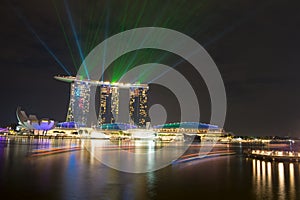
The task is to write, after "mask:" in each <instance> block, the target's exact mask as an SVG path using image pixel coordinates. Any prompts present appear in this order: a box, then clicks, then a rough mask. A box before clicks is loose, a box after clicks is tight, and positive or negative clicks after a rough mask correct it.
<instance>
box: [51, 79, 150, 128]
mask: <svg viewBox="0 0 300 200" xmlns="http://www.w3.org/2000/svg"><path fill="white" fill-rule="evenodd" d="M54 78H55V79H57V80H59V81H63V82H68V83H70V84H71V88H70V102H69V107H68V112H67V118H66V122H75V123H76V124H77V125H78V126H87V120H88V119H87V116H88V113H89V101H90V92H91V87H94V86H95V87H100V102H99V103H100V110H99V116H98V122H97V124H98V126H102V125H103V124H113V123H116V122H118V115H119V89H128V90H129V91H130V100H129V114H130V124H131V125H133V124H134V125H136V126H138V127H144V126H146V123H147V122H150V118H149V114H148V103H147V102H148V99H147V92H148V88H149V87H148V85H147V84H138V83H134V84H130V83H118V82H117V83H110V82H103V81H97V80H86V79H84V80H82V79H80V77H74V76H55V77H54ZM126 123H127V122H126Z"/></svg>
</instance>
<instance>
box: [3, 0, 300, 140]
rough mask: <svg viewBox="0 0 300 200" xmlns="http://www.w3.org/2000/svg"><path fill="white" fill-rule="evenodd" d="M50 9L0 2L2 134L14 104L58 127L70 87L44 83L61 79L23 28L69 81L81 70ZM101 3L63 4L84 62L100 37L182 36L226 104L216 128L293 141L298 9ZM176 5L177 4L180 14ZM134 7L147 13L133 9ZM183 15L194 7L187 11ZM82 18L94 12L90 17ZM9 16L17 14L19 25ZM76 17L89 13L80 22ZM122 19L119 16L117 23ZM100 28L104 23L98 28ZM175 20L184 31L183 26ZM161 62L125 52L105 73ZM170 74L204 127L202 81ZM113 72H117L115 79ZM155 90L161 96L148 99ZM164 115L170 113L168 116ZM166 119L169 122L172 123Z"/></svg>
mask: <svg viewBox="0 0 300 200" xmlns="http://www.w3.org/2000/svg"><path fill="white" fill-rule="evenodd" d="M54 2H56V4H55V5H56V6H57V9H58V13H56V9H55V6H54V5H53V3H51V1H44V2H43V6H42V3H40V2H38V1H37V2H34V3H32V4H29V3H24V2H18V1H14V2H11V3H8V2H5V3H2V5H1V7H0V11H1V22H2V24H3V27H5V28H4V31H1V33H0V35H1V37H0V38H1V43H2V44H3V45H2V47H1V56H0V62H1V66H2V70H3V71H2V73H3V74H6V75H5V76H3V77H2V78H1V80H0V81H1V86H0V87H1V90H2V91H3V92H2V93H3V94H4V97H2V100H1V103H2V104H1V106H0V108H1V114H0V125H1V126H3V125H6V124H9V123H13V122H16V121H17V119H16V118H15V110H16V108H17V107H18V106H19V105H20V106H22V108H24V109H25V110H27V111H29V112H30V113H33V114H36V115H38V116H43V117H49V118H51V119H52V118H54V119H56V120H57V121H64V118H65V116H66V112H67V107H68V100H69V95H68V94H69V84H64V83H61V82H59V81H56V80H54V79H53V76H54V75H57V74H63V75H64V74H65V75H66V71H65V70H64V69H63V68H62V67H61V66H60V64H59V63H58V62H57V61H56V60H55V59H53V57H52V56H51V54H50V53H49V52H48V51H47V50H46V49H45V47H44V46H43V44H41V41H40V40H39V39H38V38H37V37H36V35H35V34H33V32H32V31H31V30H30V28H28V27H32V29H33V30H34V32H35V33H37V35H38V37H39V38H40V39H41V40H42V41H44V42H45V44H47V45H48V46H49V48H50V49H51V50H52V51H53V52H54V53H55V55H57V57H58V58H59V60H61V62H62V63H63V65H65V66H68V70H70V72H71V73H72V75H75V74H76V67H78V66H79V65H80V60H81V55H80V54H81V53H80V52H78V51H77V43H76V41H74V39H73V33H72V26H71V25H70V23H69V22H68V16H67V15H68V12H66V9H64V4H63V3H60V2H58V1H54ZM99 2H100V3H99ZM103 2H104V1H103ZM103 2H102V1H98V3H95V2H92V3H91V4H89V5H85V6H79V5H80V3H82V4H83V2H81V1H74V2H71V1H70V2H69V4H68V5H69V8H70V10H71V14H72V15H73V22H74V26H75V28H77V34H78V35H77V36H78V38H79V42H80V44H81V46H82V48H83V49H84V50H83V53H82V54H83V55H87V54H88V53H89V51H90V50H91V49H92V48H93V47H94V46H95V45H97V43H99V42H101V41H102V40H103V39H104V38H107V37H110V36H112V35H114V34H116V33H118V32H120V31H121V30H122V29H123V30H128V29H131V28H135V27H143V26H153V25H156V26H158V27H160V26H161V27H166V28H171V29H175V30H178V31H181V32H183V33H185V34H187V35H189V36H191V37H192V38H194V39H195V40H197V41H198V42H199V43H200V44H201V45H203V46H204V47H205V49H206V50H207V51H208V53H209V54H210V55H211V57H212V58H213V59H214V61H215V63H216V64H217V66H218V68H219V70H220V72H221V75H222V78H223V80H224V84H225V87H226V93H227V104H228V105H227V118H226V122H225V126H224V128H225V130H228V131H232V132H234V133H235V134H238V135H288V134H290V136H297V135H299V134H298V133H299V130H300V126H299V125H298V124H299V122H300V114H299V112H298V111H297V105H298V102H299V100H300V94H297V89H298V88H299V84H300V80H298V76H297V72H299V67H298V65H299V61H297V58H298V57H297V53H298V52H299V50H300V49H299V48H300V47H299V46H300V45H299V44H300V41H299V39H297V35H299V33H300V28H299V27H297V26H296V24H297V23H299V22H300V18H299V16H297V10H298V9H297V8H299V5H298V4H299V3H298V2H294V1H286V2H281V1H272V3H268V2H270V1H264V2H263V3H259V2H258V1H257V2H256V3H251V2H250V1H247V2H239V1H231V2H227V3H220V2H218V1H211V2H210V3H207V2H206V4H205V3H204V1H202V2H200V3H198V1H194V2H193V3H189V2H190V1H189V2H184V1H174V2H168V4H167V3H161V4H160V3H157V2H154V3H153V4H150V3H145V5H143V3H144V2H143V3H142V2H141V3H138V2H135V3H136V4H133V5H134V6H132V7H130V6H128V4H126V3H125V2H124V3H123V4H121V6H120V8H121V9H120V10H119V12H118V14H117V15H114V12H113V11H114V10H116V8H117V3H120V2H117V1H112V2H111V3H103ZM101 3H103V4H102V5H101ZM33 4H34V6H33ZM182 4H183V5H185V6H183V7H180V5H182ZM200 4H201V5H200ZM217 4H218V6H216V5H217ZM93 5H95V8H93ZM126 5H127V9H125V8H126ZM143 7H146V8H148V9H144V11H142V9H139V8H143ZM157 7H161V8H164V9H162V10H163V11H157V12H158V16H160V17H161V18H160V19H156V20H152V19H151V17H150V16H151V12H152V11H154V10H156V8H157ZM192 7H194V9H192V10H191V8H192ZM96 9H99V10H101V11H103V12H99V13H101V16H100V14H99V13H97V12H96ZM16 10H17V11H18V12H16ZM91 10H93V13H94V14H91V12H89V11H91ZM108 10H110V11H108ZM189 10H190V11H189ZM85 11H87V12H85ZM129 11H132V12H129ZM188 11H189V12H188ZM187 12H188V13H187ZM18 13H19V14H20V13H21V16H22V17H21V18H20V17H18ZM84 13H89V14H90V15H88V16H84ZM124 13H128V15H127V17H126V19H124V16H125V14H124ZM129 13H138V14H140V13H143V14H141V17H140V20H139V21H137V20H136V19H135V18H134V14H129ZM166 13H167V14H168V15H169V16H171V17H170V19H168V18H167V17H164V15H165V14H166ZM180 13H181V14H182V13H187V16H183V17H181V16H182V15H181V16H179V15H178V14H180ZM220 13H221V14H220ZM57 15H59V16H60V17H61V20H62V24H63V25H64V26H63V27H64V29H65V31H66V35H68V37H67V38H68V39H69V43H67V41H66V40H65V37H64V33H63V32H62V28H61V27H60V22H59V19H58V17H57ZM102 15H103V16H102ZM97 17H99V18H97ZM89 19H92V20H90V21H89ZM93 19H95V21H93ZM96 19H103V20H101V22H104V23H100V28H99V31H98V30H96V29H98V25H99V23H97V22H96ZM83 21H84V22H86V23H84V22H83ZM107 21H109V23H105V22H107ZM122 22H124V23H122ZM177 22H180V23H177ZM183 22H189V23H186V25H182V24H183ZM178 24H181V25H178ZM105 25H109V28H107V27H106V28H105ZM96 32H98V33H99V34H98V35H99V36H100V37H99V38H97V37H96V36H97V34H96ZM20 33H21V34H20ZM91 41H94V42H91ZM68 44H70V45H71V52H72V53H70V52H69V49H68ZM161 54H162V52H160V51H141V52H140V53H135V52H134V53H133V54H131V55H128V57H124V58H121V59H120V60H118V61H116V63H115V65H114V67H116V66H120V65H122V66H127V65H129V64H128V63H131V59H132V57H134V58H138V59H136V61H134V62H136V63H134V64H139V63H145V62H147V61H151V59H154V60H160V57H159V56H160V55H161ZM152 56H153V57H154V58H152ZM155 56H156V58H155ZM157 56H158V57H159V58H157ZM130 57H131V59H130ZM73 58H74V59H73ZM162 62H163V63H167V64H169V65H174V63H178V57H175V56H171V55H167V56H165V58H164V59H162ZM74 64H76V65H77V66H76V65H74ZM71 66H73V67H71ZM114 67H113V68H112V70H110V71H109V72H108V79H113V78H114V77H119V76H120V74H121V71H120V72H118V70H113V69H114ZM176 68H177V69H178V70H179V71H180V72H182V74H184V75H186V76H187V77H189V80H190V81H191V84H192V85H193V87H194V89H195V91H197V96H198V98H199V99H200V100H199V101H200V107H201V121H203V122H209V121H208V120H209V116H210V111H209V105H210V102H209V98H208V94H207V91H206V88H205V85H204V84H205V83H203V80H201V78H199V77H197V76H195V75H194V74H193V71H192V69H190V68H189V64H188V63H186V62H182V63H180V64H179V65H178V66H176ZM117 72H118V73H120V74H116V73H117ZM149 87H150V90H149V104H150V105H151V104H154V103H157V102H159V101H160V100H161V99H167V102H162V104H163V105H166V104H167V103H169V104H170V105H166V107H168V106H169V107H172V105H176V102H174V101H173V100H170V99H172V94H171V93H170V92H169V93H168V91H166V90H165V89H164V88H160V87H158V86H157V85H152V86H151V85H150V86H149ZM151 89H152V90H151ZM159 92H163V94H157V93H159ZM164 95H165V96H164ZM164 97H168V98H164ZM167 110H168V109H167ZM173 112H174V113H175V114H176V112H177V111H176V109H175V111H173ZM202 113H203V115H202ZM170 120H174V119H173V118H172V117H171V118H170Z"/></svg>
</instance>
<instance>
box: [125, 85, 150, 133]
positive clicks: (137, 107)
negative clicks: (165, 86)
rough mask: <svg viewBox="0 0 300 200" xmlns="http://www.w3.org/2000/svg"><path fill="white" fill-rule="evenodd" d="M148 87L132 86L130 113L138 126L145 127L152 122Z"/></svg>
mask: <svg viewBox="0 0 300 200" xmlns="http://www.w3.org/2000/svg"><path fill="white" fill-rule="evenodd" d="M147 92H148V88H145V87H140V88H130V101H129V115H130V118H131V120H132V122H133V123H134V124H135V125H137V126H138V127H145V126H146V123H147V122H150V118H149V114H148V97H147Z"/></svg>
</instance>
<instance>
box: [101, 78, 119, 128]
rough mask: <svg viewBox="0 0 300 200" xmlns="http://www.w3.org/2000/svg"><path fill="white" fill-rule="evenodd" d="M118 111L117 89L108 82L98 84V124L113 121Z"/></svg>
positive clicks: (116, 117)
mask: <svg viewBox="0 0 300 200" xmlns="http://www.w3.org/2000/svg"><path fill="white" fill-rule="evenodd" d="M118 111H119V90H118V88H117V87H111V85H110V84H107V85H101V86H100V112H99V117H98V124H99V125H101V124H111V123H115V121H116V120H117V119H118Z"/></svg>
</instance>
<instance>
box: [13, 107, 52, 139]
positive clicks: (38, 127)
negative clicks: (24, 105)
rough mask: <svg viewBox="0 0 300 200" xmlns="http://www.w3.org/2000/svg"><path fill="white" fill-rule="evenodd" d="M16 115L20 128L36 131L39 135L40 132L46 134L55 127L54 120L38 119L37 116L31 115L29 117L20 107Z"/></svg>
mask: <svg viewBox="0 0 300 200" xmlns="http://www.w3.org/2000/svg"><path fill="white" fill-rule="evenodd" d="M16 115H17V119H18V121H19V122H18V123H19V125H20V126H21V127H20V128H25V129H27V130H31V131H35V133H37V134H39V131H42V133H43V134H44V132H47V131H48V130H51V129H53V128H54V125H55V123H54V120H49V119H38V118H37V117H36V116H35V115H29V117H28V116H27V114H26V113H25V111H23V110H21V108H20V107H18V108H17V111H16ZM36 131H37V132H36Z"/></svg>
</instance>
